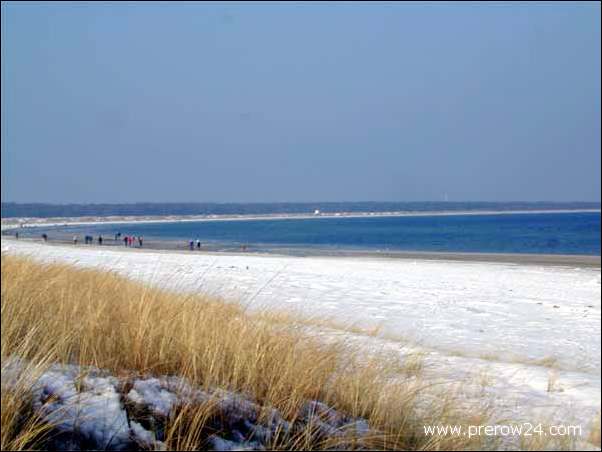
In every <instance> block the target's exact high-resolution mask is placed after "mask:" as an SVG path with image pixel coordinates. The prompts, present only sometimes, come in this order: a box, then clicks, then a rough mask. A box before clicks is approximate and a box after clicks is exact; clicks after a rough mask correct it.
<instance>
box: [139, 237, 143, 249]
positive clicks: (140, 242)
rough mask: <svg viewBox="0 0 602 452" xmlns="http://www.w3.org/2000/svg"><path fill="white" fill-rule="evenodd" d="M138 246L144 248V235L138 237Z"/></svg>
mask: <svg viewBox="0 0 602 452" xmlns="http://www.w3.org/2000/svg"><path fill="white" fill-rule="evenodd" d="M138 246H140V248H142V237H138Z"/></svg>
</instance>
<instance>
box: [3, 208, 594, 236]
mask: <svg viewBox="0 0 602 452" xmlns="http://www.w3.org/2000/svg"><path fill="white" fill-rule="evenodd" d="M600 212H601V210H600V209H548V210H462V211H461V210H458V211H453V210H446V211H441V210H438V211H436V210H434V211H420V212H417V211H396V212H334V213H331V212H327V213H319V214H308V213H304V214H294V213H287V214H263V215H262V214H259V215H245V214H241V215H230V214H225V215H144V216H87V217H52V218H33V217H27V218H25V217H21V218H19V217H15V218H2V231H8V230H12V229H19V228H30V227H57V226H85V225H94V224H130V223H179V222H201V221H250V220H307V219H320V218H378V217H434V216H469V215H522V214H525V215H526V214H559V213H600Z"/></svg>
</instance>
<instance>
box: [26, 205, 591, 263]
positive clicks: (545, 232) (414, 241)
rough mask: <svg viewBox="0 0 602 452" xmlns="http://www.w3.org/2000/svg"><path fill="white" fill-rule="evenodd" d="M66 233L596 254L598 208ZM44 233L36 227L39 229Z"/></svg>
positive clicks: (274, 245) (257, 244)
mask: <svg viewBox="0 0 602 452" xmlns="http://www.w3.org/2000/svg"><path fill="white" fill-rule="evenodd" d="M61 230H62V231H65V232H68V233H69V234H74V233H78V234H85V233H90V234H93V235H95V236H96V235H98V234H102V235H103V236H105V237H113V236H114V235H115V233H116V232H121V233H122V234H132V235H136V236H138V235H142V236H143V237H144V238H145V240H146V241H147V242H148V241H152V240H153V239H156V240H164V241H165V240H169V241H181V242H182V243H183V244H185V243H186V242H187V241H188V240H190V239H197V238H198V239H200V240H201V241H202V242H203V244H205V245H210V246H212V247H217V248H219V247H220V246H221V247H228V246H230V247H232V246H236V247H238V246H240V244H246V245H248V246H249V249H263V250H271V249H282V248H306V249H307V248H320V249H330V250H332V249H336V250H360V249H361V250H373V251H387V250H390V251H448V252H495V253H537V254H589V255H600V213H552V214H531V213H528V214H504V215H450V216H424V217H394V218H391V217H389V218H386V217H377V218H374V217H373V218H311V219H294V220H244V221H210V222H183V223H154V224H120V225H96V226H79V227H70V228H61ZM40 231H41V230H38V231H36V233H39V232H40Z"/></svg>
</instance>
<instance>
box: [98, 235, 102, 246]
mask: <svg viewBox="0 0 602 452" xmlns="http://www.w3.org/2000/svg"><path fill="white" fill-rule="evenodd" d="M98 244H99V245H102V235H99V236H98Z"/></svg>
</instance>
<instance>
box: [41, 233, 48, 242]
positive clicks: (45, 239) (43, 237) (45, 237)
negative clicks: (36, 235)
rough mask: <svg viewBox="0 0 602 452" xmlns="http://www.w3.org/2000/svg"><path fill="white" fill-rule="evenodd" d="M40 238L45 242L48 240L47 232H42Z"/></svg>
mask: <svg viewBox="0 0 602 452" xmlns="http://www.w3.org/2000/svg"><path fill="white" fill-rule="evenodd" d="M42 239H44V241H45V242H47V241H48V234H46V233H44V234H42Z"/></svg>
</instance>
